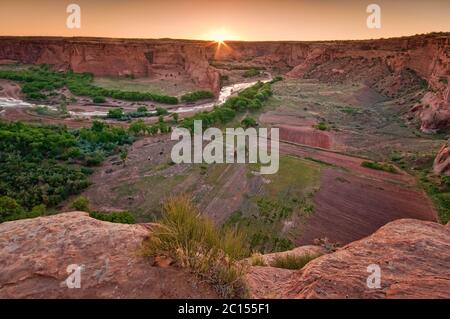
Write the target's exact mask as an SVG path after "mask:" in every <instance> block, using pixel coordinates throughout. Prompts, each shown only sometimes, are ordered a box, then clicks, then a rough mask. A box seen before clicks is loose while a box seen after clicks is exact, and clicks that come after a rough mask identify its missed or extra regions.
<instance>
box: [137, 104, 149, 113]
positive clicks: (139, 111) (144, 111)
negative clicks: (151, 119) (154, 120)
mask: <svg viewBox="0 0 450 319" xmlns="http://www.w3.org/2000/svg"><path fill="white" fill-rule="evenodd" d="M137 112H138V113H147V112H148V109H147V107H146V106H139V107H138V108H137Z"/></svg>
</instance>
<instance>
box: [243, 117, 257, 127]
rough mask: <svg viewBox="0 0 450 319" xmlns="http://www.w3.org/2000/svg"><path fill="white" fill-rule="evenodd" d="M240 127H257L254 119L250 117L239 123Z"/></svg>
mask: <svg viewBox="0 0 450 319" xmlns="http://www.w3.org/2000/svg"><path fill="white" fill-rule="evenodd" d="M241 125H242V126H243V127H244V128H249V127H256V126H258V123H257V122H256V120H255V119H254V118H251V117H248V116H247V117H245V118H244V119H243V120H242V121H241Z"/></svg>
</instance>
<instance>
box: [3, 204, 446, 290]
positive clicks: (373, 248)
mask: <svg viewBox="0 0 450 319" xmlns="http://www.w3.org/2000/svg"><path fill="white" fill-rule="evenodd" d="M148 232H149V230H148V228H147V227H146V225H125V224H113V223H108V222H103V221H99V220H96V219H92V218H90V217H89V216H88V214H87V213H83V212H72V213H64V214H58V215H53V216H49V217H40V218H34V219H27V220H19V221H13V222H6V223H3V224H0V269H1V272H0V298H214V297H217V295H216V294H215V293H214V292H213V291H212V289H211V288H210V287H209V286H206V285H204V284H200V283H198V282H197V281H196V279H195V278H194V277H193V276H192V275H190V274H189V273H187V272H185V271H183V270H180V269H177V268H174V267H170V266H169V267H166V268H161V267H154V266H153V264H154V260H153V259H151V258H144V257H142V256H141V255H140V253H139V248H140V244H141V242H142V240H143V239H144V238H145V237H146V236H147V235H148ZM312 249H313V250H312ZM317 249H320V248H319V247H312V246H304V247H300V248H296V249H295V250H293V251H291V252H290V253H295V254H296V255H299V254H300V255H301V254H302V253H311V252H312V251H314V252H316V250H317ZM449 252H450V225H447V226H443V225H439V224H436V223H433V222H425V221H418V220H412V219H402V220H397V221H394V222H391V223H389V224H387V225H385V226H383V227H381V228H380V229H379V230H378V231H377V232H376V233H374V234H373V235H371V236H369V237H367V238H364V239H362V240H359V241H356V242H353V243H350V244H348V245H347V246H345V247H343V248H342V249H339V250H338V251H337V252H334V253H330V254H326V255H323V256H321V257H318V258H317V259H315V260H313V261H311V262H310V263H309V264H308V265H306V266H305V267H304V268H303V269H302V270H297V271H294V270H287V269H279V268H274V267H256V266H255V267H250V269H249V273H248V274H247V281H248V283H249V286H250V293H251V295H252V296H253V297H255V298H268V297H270V298H428V297H430V298H450V288H449V287H450V254H449ZM285 254H286V253H285ZM266 257H267V258H266V259H271V258H273V257H274V255H273V254H271V255H269V256H266ZM70 264H78V265H84V268H83V270H82V272H81V288H79V289H76V288H73V289H69V288H68V287H67V284H66V281H65V280H66V278H67V277H68V275H69V274H68V273H67V271H66V269H67V266H68V265H70ZM370 264H378V265H379V266H380V268H381V288H380V289H369V288H367V285H366V280H367V277H368V276H369V275H370V273H368V272H367V266H368V265H370Z"/></svg>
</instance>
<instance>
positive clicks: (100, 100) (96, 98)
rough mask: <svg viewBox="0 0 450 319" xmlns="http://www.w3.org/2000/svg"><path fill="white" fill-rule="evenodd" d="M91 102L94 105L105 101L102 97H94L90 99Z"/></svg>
mask: <svg viewBox="0 0 450 319" xmlns="http://www.w3.org/2000/svg"><path fill="white" fill-rule="evenodd" d="M92 102H94V103H105V102H106V99H105V98H104V97H103V96H95V97H94V98H93V99H92Z"/></svg>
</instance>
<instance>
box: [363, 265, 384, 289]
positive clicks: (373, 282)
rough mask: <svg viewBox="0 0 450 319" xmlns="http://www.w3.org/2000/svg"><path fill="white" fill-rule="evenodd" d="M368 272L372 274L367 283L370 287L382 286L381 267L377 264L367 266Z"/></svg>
mask: <svg viewBox="0 0 450 319" xmlns="http://www.w3.org/2000/svg"><path fill="white" fill-rule="evenodd" d="M367 272H370V273H371V274H370V275H369V276H368V277H367V280H366V284H367V288H369V289H378V288H381V268H380V266H379V265H377V264H370V265H369V266H367Z"/></svg>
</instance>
